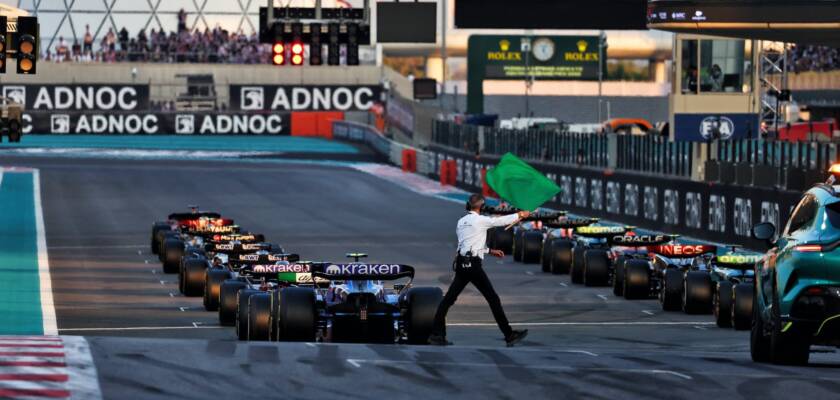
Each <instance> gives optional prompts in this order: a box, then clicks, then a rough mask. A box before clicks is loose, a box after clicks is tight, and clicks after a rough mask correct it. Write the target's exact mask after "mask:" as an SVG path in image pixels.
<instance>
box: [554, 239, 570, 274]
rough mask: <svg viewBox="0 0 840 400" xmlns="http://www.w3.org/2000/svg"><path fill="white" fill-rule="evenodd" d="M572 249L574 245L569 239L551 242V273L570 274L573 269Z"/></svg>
mask: <svg viewBox="0 0 840 400" xmlns="http://www.w3.org/2000/svg"><path fill="white" fill-rule="evenodd" d="M572 249H574V243H572V241H571V240H567V239H554V240H552V241H551V261H550V262H551V273H552V274H555V275H557V274H568V273H569V270H570V269H571V268H572Z"/></svg>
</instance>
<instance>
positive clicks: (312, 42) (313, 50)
mask: <svg viewBox="0 0 840 400" xmlns="http://www.w3.org/2000/svg"><path fill="white" fill-rule="evenodd" d="M309 30H310V34H309V65H321V64H323V63H324V59H323V57H322V56H323V52H322V50H323V49H322V48H321V24H317V23H316V24H312V25H310V26H309Z"/></svg>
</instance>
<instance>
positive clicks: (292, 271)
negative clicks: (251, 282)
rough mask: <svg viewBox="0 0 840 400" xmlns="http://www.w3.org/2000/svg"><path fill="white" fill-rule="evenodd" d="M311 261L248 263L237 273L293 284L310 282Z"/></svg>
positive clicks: (311, 280) (311, 279)
mask: <svg viewBox="0 0 840 400" xmlns="http://www.w3.org/2000/svg"><path fill="white" fill-rule="evenodd" d="M312 265H313V264H312V263H291V264H248V265H244V266H243V267H242V269H240V270H239V275H245V276H249V277H251V278H256V279H265V280H268V281H278V282H285V283H293V284H312V283H313V277H312Z"/></svg>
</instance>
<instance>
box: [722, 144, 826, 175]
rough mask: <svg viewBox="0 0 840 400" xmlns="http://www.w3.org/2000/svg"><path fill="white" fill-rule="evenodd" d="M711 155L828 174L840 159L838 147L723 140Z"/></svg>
mask: <svg viewBox="0 0 840 400" xmlns="http://www.w3.org/2000/svg"><path fill="white" fill-rule="evenodd" d="M716 146H717V149H716V151H713V152H712V153H713V154H714V155H715V157H716V159H717V160H718V161H724V162H730V163H733V164H752V165H766V166H773V167H778V168H800V169H805V170H817V171H826V170H828V167H830V166H831V164H833V163H835V162H837V160H838V158H837V157H838V154H837V151H838V144H837V143H830V142H787V141H779V140H762V139H744V140H737V141H721V142H719V143H717V145H716Z"/></svg>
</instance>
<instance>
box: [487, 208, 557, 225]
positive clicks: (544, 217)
mask: <svg viewBox="0 0 840 400" xmlns="http://www.w3.org/2000/svg"><path fill="white" fill-rule="evenodd" d="M519 211H522V210H520V209H518V208H513V207H488V206H485V207H482V208H481V213H482V214H488V215H508V214H513V213H517V212H519ZM565 215H566V212H565V211H553V212H545V211H539V212H534V213H531V216H529V217H528V218H525V219H522V222H531V221H542V222H550V221H556V220H558V219H559V218H560V217H563V216H565Z"/></svg>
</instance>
